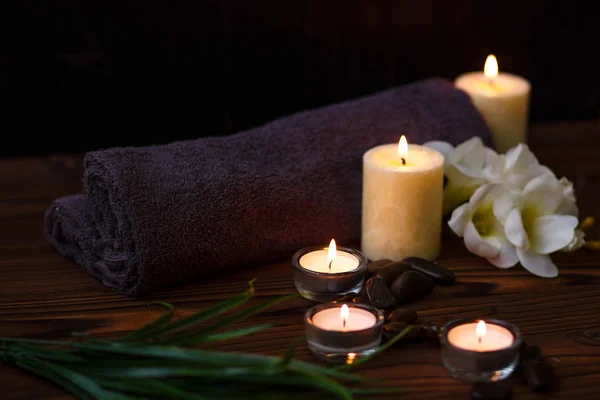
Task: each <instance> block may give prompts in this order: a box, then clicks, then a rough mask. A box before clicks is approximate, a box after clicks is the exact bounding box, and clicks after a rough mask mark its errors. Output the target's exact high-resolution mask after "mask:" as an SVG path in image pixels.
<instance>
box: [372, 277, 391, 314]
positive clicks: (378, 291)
mask: <svg viewBox="0 0 600 400" xmlns="http://www.w3.org/2000/svg"><path fill="white" fill-rule="evenodd" d="M365 291H366V292H367V296H369V301H370V302H371V304H372V305H374V306H375V307H377V308H388V307H392V306H395V305H396V303H397V302H398V301H397V300H396V297H394V295H393V294H392V292H391V291H390V289H389V288H388V286H387V285H386V283H385V282H384V281H383V279H381V278H377V277H376V276H374V277H372V278H369V280H367V283H366V284H365Z"/></svg>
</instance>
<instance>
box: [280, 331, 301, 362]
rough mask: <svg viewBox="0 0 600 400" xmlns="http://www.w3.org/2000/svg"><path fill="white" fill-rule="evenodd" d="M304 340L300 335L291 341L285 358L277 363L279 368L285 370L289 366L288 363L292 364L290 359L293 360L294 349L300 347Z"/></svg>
mask: <svg viewBox="0 0 600 400" xmlns="http://www.w3.org/2000/svg"><path fill="white" fill-rule="evenodd" d="M304 339H305V336H304V335H302V336H299V337H297V338H296V339H294V340H293V341H292V343H291V344H290V347H289V348H288V350H287V352H286V353H285V356H284V357H283V358H282V359H281V362H280V363H279V368H281V369H286V368H287V367H288V366H289V365H290V363H291V362H292V359H293V358H294V354H296V349H297V348H298V346H299V345H300V342H302V341H303V340H304Z"/></svg>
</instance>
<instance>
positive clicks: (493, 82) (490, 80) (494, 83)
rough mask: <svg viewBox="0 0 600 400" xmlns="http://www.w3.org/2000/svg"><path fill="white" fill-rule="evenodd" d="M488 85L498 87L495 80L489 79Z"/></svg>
mask: <svg viewBox="0 0 600 400" xmlns="http://www.w3.org/2000/svg"><path fill="white" fill-rule="evenodd" d="M488 83H489V84H490V86H491V87H495V86H496V81H495V80H494V78H488Z"/></svg>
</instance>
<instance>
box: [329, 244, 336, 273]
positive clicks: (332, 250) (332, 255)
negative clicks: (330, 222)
mask: <svg viewBox="0 0 600 400" xmlns="http://www.w3.org/2000/svg"><path fill="white" fill-rule="evenodd" d="M336 253H337V246H336V245H335V240H334V239H331V242H329V249H328V251H327V261H329V269H331V264H332V263H333V260H335V256H336Z"/></svg>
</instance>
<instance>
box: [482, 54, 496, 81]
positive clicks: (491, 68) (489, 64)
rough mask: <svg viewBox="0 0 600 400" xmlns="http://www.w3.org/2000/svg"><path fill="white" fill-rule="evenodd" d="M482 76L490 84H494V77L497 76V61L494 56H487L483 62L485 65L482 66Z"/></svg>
mask: <svg viewBox="0 0 600 400" xmlns="http://www.w3.org/2000/svg"><path fill="white" fill-rule="evenodd" d="M483 74H484V75H485V77H486V78H487V79H488V81H489V82H490V84H492V85H493V84H494V81H495V79H496V77H497V76H498V60H496V56H495V55H493V54H490V55H489V56H487V58H486V60H485V65H484V66H483Z"/></svg>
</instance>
